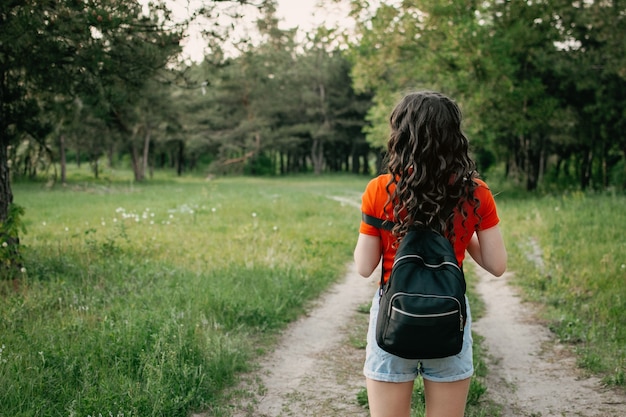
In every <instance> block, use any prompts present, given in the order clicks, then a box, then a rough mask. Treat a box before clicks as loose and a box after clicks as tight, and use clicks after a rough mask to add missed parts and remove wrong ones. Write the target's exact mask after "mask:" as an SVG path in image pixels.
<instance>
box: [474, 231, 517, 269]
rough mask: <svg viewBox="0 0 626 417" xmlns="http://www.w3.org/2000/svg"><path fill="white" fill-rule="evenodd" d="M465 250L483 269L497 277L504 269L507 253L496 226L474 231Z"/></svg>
mask: <svg viewBox="0 0 626 417" xmlns="http://www.w3.org/2000/svg"><path fill="white" fill-rule="evenodd" d="M467 252H468V253H469V254H470V256H471V257H472V258H473V259H474V260H475V261H476V263H478V265H480V266H481V267H483V268H484V269H485V270H487V271H488V272H490V273H491V274H493V275H495V276H497V277H499V276H500V275H502V274H504V271H505V270H506V262H507V253H506V248H505V247H504V240H503V239H502V233H500V228H499V227H498V226H494V227H490V228H489V229H486V230H480V231H478V232H476V233H475V234H474V235H473V236H472V239H471V240H470V243H469V245H468V246H467Z"/></svg>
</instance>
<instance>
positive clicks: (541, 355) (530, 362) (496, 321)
mask: <svg viewBox="0 0 626 417" xmlns="http://www.w3.org/2000/svg"><path fill="white" fill-rule="evenodd" d="M467 263H471V264H473V266H474V267H475V268H476V272H477V275H478V277H479V280H478V284H477V291H478V293H479V295H480V296H481V297H482V299H483V300H484V301H485V304H486V312H485V315H484V316H483V317H481V318H480V319H479V320H477V321H476V322H475V323H474V324H473V329H474V331H475V332H476V333H478V334H479V335H481V336H483V337H484V338H485V342H484V346H485V348H486V350H487V351H488V355H489V357H488V358H486V360H487V366H488V375H487V386H488V395H489V396H490V398H491V399H493V400H494V401H495V402H497V403H498V404H501V405H502V406H503V409H502V417H522V416H524V417H526V416H528V417H538V416H541V417H557V416H558V417H562V416H579V417H625V416H626V397H625V396H624V395H623V394H622V393H619V392H616V391H614V390H610V389H606V388H604V387H603V386H602V384H601V381H600V380H599V379H598V378H596V377H591V376H584V375H583V374H582V372H581V371H580V370H579V369H577V367H576V359H575V358H574V356H573V355H572V353H571V352H569V351H568V350H567V348H566V347H564V346H563V345H560V344H559V343H558V342H557V341H556V340H555V338H554V336H553V335H552V334H551V333H550V331H549V330H548V329H547V328H546V327H545V326H543V325H541V324H540V323H539V321H538V320H537V317H536V314H535V313H534V312H533V309H532V307H531V306H530V305H529V304H526V303H522V302H521V300H520V297H519V296H518V294H517V292H516V290H515V289H514V288H512V287H511V285H510V284H508V283H507V281H508V280H509V279H510V278H511V276H512V274H510V273H507V274H505V275H504V276H502V277H500V278H496V277H494V276H493V275H491V274H489V273H488V272H486V271H485V270H483V269H482V268H480V267H479V266H478V265H476V264H475V263H474V262H473V261H471V260H469V262H467Z"/></svg>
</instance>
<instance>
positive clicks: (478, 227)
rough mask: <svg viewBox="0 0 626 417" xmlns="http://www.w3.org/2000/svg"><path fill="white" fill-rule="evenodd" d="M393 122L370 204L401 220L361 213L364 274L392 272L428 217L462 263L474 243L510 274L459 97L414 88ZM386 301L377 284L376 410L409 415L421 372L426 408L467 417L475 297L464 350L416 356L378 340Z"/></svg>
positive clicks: (369, 372)
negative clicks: (400, 248) (404, 243)
mask: <svg viewBox="0 0 626 417" xmlns="http://www.w3.org/2000/svg"><path fill="white" fill-rule="evenodd" d="M390 125H391V135H390V137H389V141H388V144H387V147H388V153H387V165H388V171H389V172H388V174H385V175H381V176H379V177H377V178H375V179H373V180H372V181H370V183H369V184H368V186H367V188H366V190H365V193H364V194H363V201H362V211H363V213H365V214H368V215H370V216H374V217H378V218H382V219H389V220H391V221H393V222H395V223H396V226H395V227H394V229H393V230H392V231H391V232H388V231H386V230H381V229H378V228H376V227H373V226H370V225H367V224H365V223H364V222H361V226H360V233H359V238H358V241H357V244H356V248H355V250H354V260H355V262H356V266H357V270H358V272H359V274H361V275H362V276H364V277H369V276H370V275H371V274H372V273H373V272H374V270H375V269H376V267H377V265H378V263H379V262H380V260H381V257H382V263H383V271H384V276H383V278H382V279H384V280H385V281H386V280H387V279H388V277H389V274H390V271H391V266H392V264H393V258H394V255H395V250H396V247H397V244H398V241H399V240H400V239H402V236H404V235H405V234H406V232H407V229H408V228H409V226H411V225H415V224H422V225H427V226H429V227H432V228H435V229H437V230H440V231H441V230H442V231H444V235H445V236H446V237H447V238H448V239H449V240H450V241H451V242H452V244H453V246H454V250H455V254H456V258H457V261H458V263H459V265H462V263H463V259H464V258H465V251H466V250H467V252H468V253H469V254H470V255H471V256H472V258H473V259H474V260H475V261H476V262H477V263H478V264H479V265H480V266H482V267H483V268H485V269H486V270H487V271H489V272H490V273H492V274H494V275H496V276H500V275H502V274H503V273H504V271H505V269H506V260H507V254H506V249H505V247H504V242H503V239H502V235H501V233H500V229H499V227H498V223H499V218H498V215H497V212H496V206H495V202H494V199H493V196H492V195H491V192H490V191H489V189H488V188H487V185H486V184H485V183H484V182H483V181H481V180H480V179H478V178H477V174H476V171H475V170H474V168H475V164H474V162H473V161H472V160H471V159H470V157H469V155H468V141H467V138H466V137H465V135H464V134H463V132H462V131H461V112H460V110H459V108H458V106H457V105H456V103H454V102H453V101H452V100H451V99H449V98H448V97H446V96H444V95H442V94H440V93H436V92H429V91H426V92H417V93H411V94H408V95H406V96H405V97H404V98H403V99H402V100H401V101H400V103H399V104H398V105H397V106H396V107H395V109H394V110H393V111H392V113H391V117H390ZM450 207H454V209H453V210H452V211H451V210H450ZM448 213H449V214H448ZM378 303H379V294H378V291H377V292H376V295H375V296H374V299H373V301H372V308H371V310H370V326H369V331H368V336H367V350H366V359H365V365H364V369H363V372H364V374H365V377H366V382H367V393H368V399H369V408H370V413H371V416H372V417H409V416H410V409H411V395H412V392H413V383H414V380H415V378H417V377H418V376H419V375H421V376H422V378H423V379H424V394H425V399H426V416H427V417H457V416H458V417H462V416H463V414H464V412H465V403H466V400H467V394H468V392H469V386H470V377H471V375H472V374H473V372H474V367H473V363H472V338H471V314H470V311H469V304H468V312H467V315H468V318H467V320H466V324H465V331H464V341H463V349H462V351H461V352H460V353H459V354H458V355H454V356H450V357H446V358H442V359H425V360H410V359H403V358H400V357H398V356H394V355H392V354H390V353H387V352H385V351H384V350H382V349H381V348H380V347H379V346H378V345H377V343H376V339H375V329H376V317H377V315H378Z"/></svg>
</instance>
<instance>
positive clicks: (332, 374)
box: [232, 265, 376, 417]
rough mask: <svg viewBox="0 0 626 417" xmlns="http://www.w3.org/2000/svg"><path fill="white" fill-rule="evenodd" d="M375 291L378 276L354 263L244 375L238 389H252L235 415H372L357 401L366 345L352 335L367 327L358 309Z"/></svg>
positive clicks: (262, 416) (365, 416)
mask: <svg viewBox="0 0 626 417" xmlns="http://www.w3.org/2000/svg"><path fill="white" fill-rule="evenodd" d="M375 274H376V273H374V275H375ZM374 275H373V276H374ZM375 291H376V283H375V280H374V279H373V278H372V279H364V278H363V277H361V276H359V275H358V274H357V273H356V271H355V270H354V265H351V266H350V268H349V270H348V273H347V274H346V276H345V278H344V280H343V281H342V282H340V283H338V284H335V285H334V286H333V287H332V288H331V290H330V291H329V292H328V293H327V294H326V295H325V296H324V297H322V299H321V300H319V301H318V303H317V305H316V306H315V307H314V308H313V309H312V310H311V312H310V313H309V315H308V316H306V317H304V318H302V319H300V320H298V321H297V322H295V323H293V325H291V326H290V327H289V328H288V329H287V331H286V332H285V333H284V334H283V336H282V337H281V340H282V342H281V343H279V345H278V346H277V348H276V350H274V351H273V352H272V353H271V354H269V355H268V356H267V357H266V358H264V359H263V360H262V364H261V367H260V370H259V371H258V372H256V373H255V374H254V375H246V376H244V379H243V382H242V385H241V386H240V387H239V390H240V392H247V393H248V395H247V396H246V398H245V399H244V400H243V401H242V403H241V404H234V405H233V414H232V415H233V416H234V417H278V416H280V417H286V416H298V417H305V416H307V417H308V416H310V417H313V416H315V417H332V416H337V417H339V416H342V417H343V416H355V417H356V416H358V417H367V416H368V413H367V410H366V409H365V408H363V407H362V406H359V405H358V404H357V393H358V392H359V391H361V390H362V389H363V387H364V386H365V380H364V378H363V376H362V373H361V369H362V366H363V358H364V350H363V349H360V348H359V347H358V346H356V345H354V344H353V343H350V342H349V340H348V339H349V337H350V334H351V333H353V332H354V331H357V332H358V333H359V335H360V336H361V337H362V335H363V332H366V331H367V315H366V314H360V313H358V311H357V309H358V307H359V305H361V304H366V303H369V302H370V300H371V299H372V296H373V295H374V292H375ZM255 387H256V388H255ZM258 387H262V388H261V389H257V388H258Z"/></svg>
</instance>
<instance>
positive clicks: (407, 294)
mask: <svg viewBox="0 0 626 417" xmlns="http://www.w3.org/2000/svg"><path fill="white" fill-rule="evenodd" d="M408 256H410V255H408ZM399 296H407V297H429V298H447V299H450V300H454V302H455V303H456V304H457V305H458V306H459V308H458V309H457V310H453V311H450V312H447V313H437V314H413V313H408V312H406V311H403V310H400V309H399V308H397V307H394V306H393V300H394V299H395V298H397V297H399ZM461 307H462V305H461V302H460V301H459V300H457V299H456V298H454V297H451V296H449V295H434V294H410V293H406V292H397V293H395V294H394V295H392V296H391V299H390V300H389V311H388V315H391V311H397V312H398V313H400V314H404V315H405V316H409V317H415V318H420V317H422V318H425V317H445V316H450V315H453V314H456V313H460V311H461ZM459 316H460V317H461V320H460V330H461V331H463V313H460V314H459Z"/></svg>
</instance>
